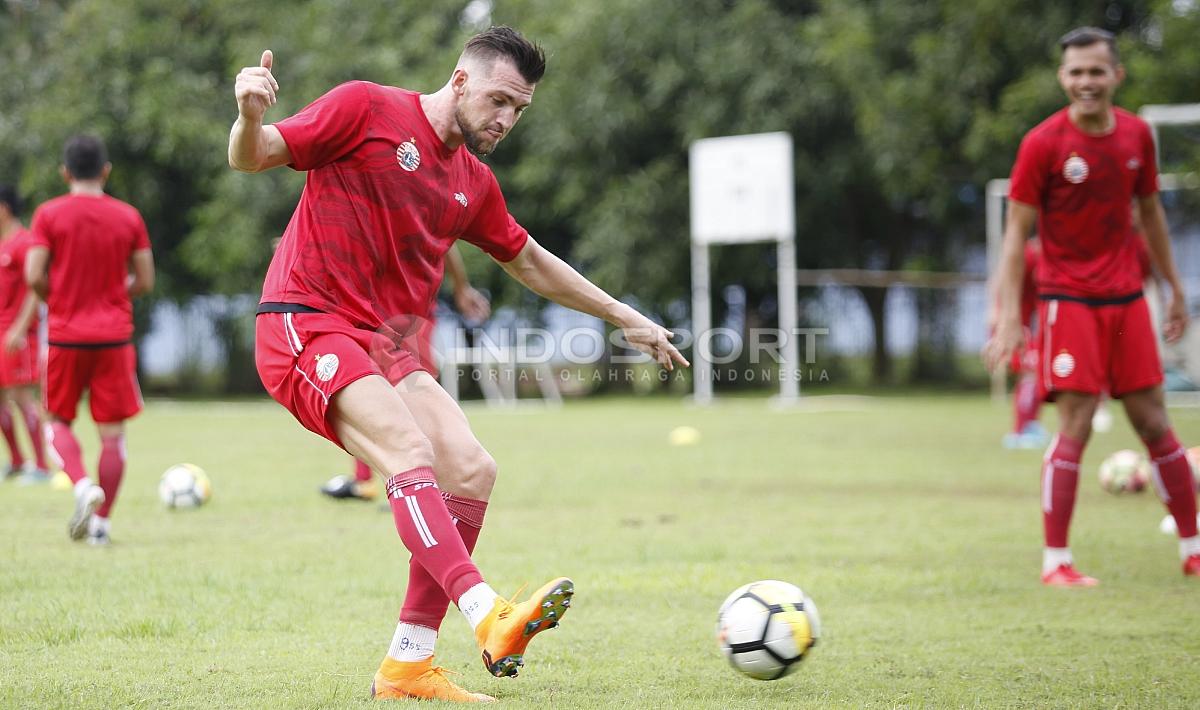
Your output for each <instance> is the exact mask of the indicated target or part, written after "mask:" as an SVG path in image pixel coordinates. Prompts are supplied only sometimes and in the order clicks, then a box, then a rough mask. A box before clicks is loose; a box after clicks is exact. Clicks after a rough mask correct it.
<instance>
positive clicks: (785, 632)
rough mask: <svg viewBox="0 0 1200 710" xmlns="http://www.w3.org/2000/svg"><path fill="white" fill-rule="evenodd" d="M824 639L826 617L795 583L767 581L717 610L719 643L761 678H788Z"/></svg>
mask: <svg viewBox="0 0 1200 710" xmlns="http://www.w3.org/2000/svg"><path fill="white" fill-rule="evenodd" d="M820 636H821V616H820V614H818V613H817V606H816V605H815V604H813V601H812V599H809V598H808V597H807V596H805V594H804V592H802V591H801V590H800V588H799V587H797V586H795V585H794V584H788V583H787V582H779V581H776V580H773V579H766V580H762V581H760V582H752V583H750V584H747V585H745V586H742V587H738V588H737V589H735V590H734V591H733V593H732V594H730V595H729V596H728V597H726V599H725V602H724V603H723V604H721V609H720V611H718V612H717V643H718V644H719V645H720V647H721V652H722V653H724V654H725V658H726V659H728V660H729V663H730V665H732V666H733V667H734V668H736V669H737V670H739V671H741V672H742V673H745V674H746V675H748V676H750V677H751V678H755V679H757V680H775V679H777V678H782V677H783V676H785V675H787V674H788V673H789V672H790V671H791V670H792V669H793V668H795V667H796V664H797V663H799V662H800V661H801V660H803V659H804V658H805V657H806V656H807V655H808V650H809V649H810V648H812V647H813V646H815V645H816V643H817V639H818V638H819V637H820Z"/></svg>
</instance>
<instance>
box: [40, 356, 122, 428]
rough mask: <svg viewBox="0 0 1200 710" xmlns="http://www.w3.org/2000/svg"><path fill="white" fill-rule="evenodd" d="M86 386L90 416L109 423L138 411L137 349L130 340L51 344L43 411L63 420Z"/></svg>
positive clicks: (72, 413)
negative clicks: (98, 344) (85, 344)
mask: <svg viewBox="0 0 1200 710" xmlns="http://www.w3.org/2000/svg"><path fill="white" fill-rule="evenodd" d="M85 389H86V390H88V400H89V404H90V405H91V410H92V419H93V420H94V421H96V422H97V423H100V424H113V423H116V422H122V421H125V420H126V419H129V418H130V417H132V416H133V415H135V414H137V413H138V412H140V411H142V388H141V387H140V386H138V380H137V351H136V350H134V348H133V344H132V343H126V344H125V345H111V346H105V347H66V346H61V345H51V346H50V349H49V353H48V355H47V356H46V381H45V384H44V385H43V386H42V398H43V399H44V400H45V402H46V411H48V412H50V414H52V415H54V416H56V417H58V418H59V419H62V420H63V421H65V422H71V421H74V420H75V409H76V408H77V407H78V406H79V399H80V397H82V396H83V391H84V390H85Z"/></svg>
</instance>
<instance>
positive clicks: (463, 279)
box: [321, 248, 492, 500]
mask: <svg viewBox="0 0 1200 710" xmlns="http://www.w3.org/2000/svg"><path fill="white" fill-rule="evenodd" d="M446 271H447V272H448V275H449V276H450V282H451V285H452V287H453V289H454V306H455V308H457V309H458V312H459V313H460V314H461V315H462V317H463V319H464V320H465V321H466V322H468V323H475V324H479V323H482V322H483V321H485V320H487V319H488V316H490V315H491V312H492V305H491V303H489V302H488V299H487V296H484V295H483V294H482V293H480V292H479V291H478V290H476V289H475V288H474V287H472V286H471V280H470V278H469V277H468V276H467V265H466V264H465V263H463V258H462V254H459V253H458V249H457V248H453V249H451V250H450V251H448V252H446ZM435 326H436V323H435V322H434V321H433V320H432V319H431V320H430V322H429V324H428V327H426V328H422V329H421V331H420V333H419V335H420V337H421V338H423V339H424V341H425V342H423V343H422V344H421V347H422V349H423V351H425V352H429V353H432V352H433V342H432V338H433V329H434V327H435ZM436 367H437V363H436V362H434V361H433V360H430V362H429V363H428V368H427V369H428V370H429V373H430V374H431V375H433V376H434V377H437V370H436ZM321 493H323V494H325V495H327V496H329V497H330V498H336V499H340V500H345V499H355V500H375V496H376V495H378V493H379V491H378V487H377V486H376V485H375V479H374V478H372V476H371V469H370V467H369V466H367V465H366V464H365V463H363V462H362V461H358V460H355V461H354V473H353V475H352V476H344V475H341V474H339V475H337V476H334V477H333V478H331V479H329V481H328V482H327V483H326V484H325V485H323V486H321Z"/></svg>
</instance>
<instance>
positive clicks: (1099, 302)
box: [1038, 291, 1142, 306]
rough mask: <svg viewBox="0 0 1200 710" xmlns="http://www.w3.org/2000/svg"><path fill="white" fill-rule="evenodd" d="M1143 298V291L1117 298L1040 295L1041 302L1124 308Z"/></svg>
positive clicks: (1057, 294)
mask: <svg viewBox="0 0 1200 710" xmlns="http://www.w3.org/2000/svg"><path fill="white" fill-rule="evenodd" d="M1141 297H1142V292H1141V291H1135V292H1134V293H1128V294H1125V295H1124V296H1115V297H1113V298H1084V297H1083V296H1068V295H1066V294H1062V293H1039V294H1038V300H1039V301H1070V302H1072V303H1082V304H1083V305H1085V306H1123V305H1125V304H1126V303H1133V302H1134V301H1136V300H1138V299H1139V298H1141Z"/></svg>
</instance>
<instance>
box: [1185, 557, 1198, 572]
mask: <svg viewBox="0 0 1200 710" xmlns="http://www.w3.org/2000/svg"><path fill="white" fill-rule="evenodd" d="M1183 576H1185V577H1200V555H1190V556H1189V557H1188V558H1187V559H1186V560H1184V561H1183Z"/></svg>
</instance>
